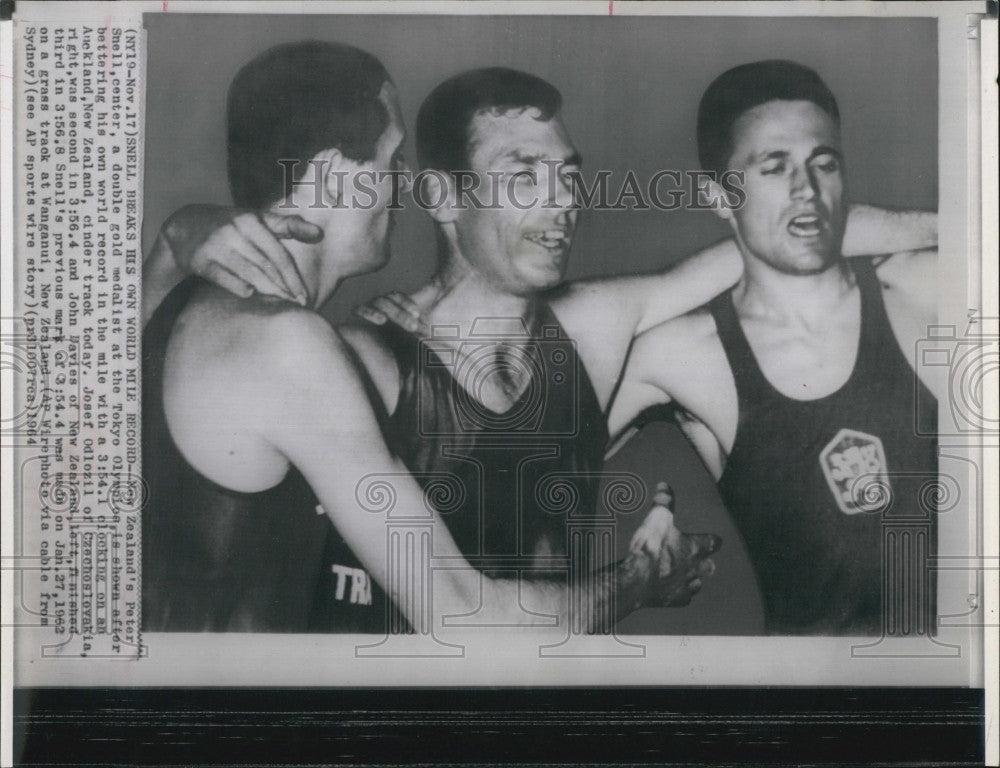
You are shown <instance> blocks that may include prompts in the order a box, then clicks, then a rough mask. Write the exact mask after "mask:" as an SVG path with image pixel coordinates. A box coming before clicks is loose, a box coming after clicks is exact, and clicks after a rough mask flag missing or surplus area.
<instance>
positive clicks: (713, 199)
mask: <svg viewBox="0 0 1000 768" xmlns="http://www.w3.org/2000/svg"><path fill="white" fill-rule="evenodd" d="M698 205H699V206H702V207H704V208H711V209H712V211H713V212H714V213H715V215H716V216H718V217H719V218H720V219H722V220H723V221H726V222H730V223H731V222H733V208H732V201H730V199H729V196H728V195H727V194H726V191H725V190H724V189H723V188H722V185H721V184H719V182H717V181H711V180H709V181H706V182H705V184H704V186H702V187H700V188H699V189H698Z"/></svg>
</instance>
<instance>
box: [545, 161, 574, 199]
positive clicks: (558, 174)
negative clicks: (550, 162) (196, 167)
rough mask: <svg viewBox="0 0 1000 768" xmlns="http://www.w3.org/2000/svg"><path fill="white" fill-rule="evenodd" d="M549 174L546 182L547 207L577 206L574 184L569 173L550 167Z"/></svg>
mask: <svg viewBox="0 0 1000 768" xmlns="http://www.w3.org/2000/svg"><path fill="white" fill-rule="evenodd" d="M549 174H550V175H549V178H548V179H547V183H546V189H547V190H548V195H547V196H546V197H547V200H546V203H547V206H548V207H549V208H577V207H578V201H577V197H576V193H575V185H574V182H573V179H572V178H571V177H570V176H569V174H568V173H566V172H564V171H562V170H560V169H558V168H552V169H550V170H549Z"/></svg>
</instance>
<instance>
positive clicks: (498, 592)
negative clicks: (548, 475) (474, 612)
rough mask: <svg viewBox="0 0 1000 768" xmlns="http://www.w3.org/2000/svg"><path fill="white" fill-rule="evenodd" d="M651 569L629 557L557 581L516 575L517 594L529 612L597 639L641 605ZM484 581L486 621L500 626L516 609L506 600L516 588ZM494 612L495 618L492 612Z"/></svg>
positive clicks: (640, 558) (642, 556)
mask: <svg viewBox="0 0 1000 768" xmlns="http://www.w3.org/2000/svg"><path fill="white" fill-rule="evenodd" d="M571 562H575V561H574V560H571ZM570 567H571V568H573V567H574V566H573V565H571V566H570ZM653 568H654V564H653V562H652V560H651V558H650V557H649V555H648V554H646V553H645V552H635V553H631V554H629V556H628V557H626V558H625V559H624V560H621V561H619V562H617V563H613V564H610V565H605V566H602V567H599V568H595V569H588V570H586V571H583V572H573V571H570V573H568V574H566V575H565V576H561V577H548V576H542V577H537V576H536V577H533V576H531V575H525V576H522V580H523V581H522V584H521V585H520V590H519V592H520V597H521V598H522V600H523V601H524V602H525V603H526V604H527V605H529V606H531V609H532V610H534V611H537V612H539V613H543V614H555V615H558V616H560V617H566V619H567V620H568V622H569V626H570V628H571V630H572V631H573V632H576V633H583V634H603V633H607V632H611V631H612V630H613V629H614V626H615V623H616V622H617V621H618V620H620V619H622V618H624V617H625V616H627V615H628V614H630V613H632V612H633V611H634V610H636V609H637V608H640V607H642V606H643V605H644V604H646V602H647V601H648V599H649V596H650V592H651V589H650V583H651V573H652V570H653ZM564 578H566V579H568V582H567V583H564V582H563V579H564ZM487 581H488V587H487V588H486V591H487V593H488V594H489V595H490V597H488V598H485V599H484V604H485V605H484V608H485V609H486V610H487V612H488V613H490V614H491V618H498V619H500V620H501V621H502V620H503V618H504V616H503V614H504V612H505V610H506V609H507V608H508V607H509V606H518V605H519V603H518V602H517V601H512V600H511V596H512V594H513V595H517V594H518V592H517V591H516V590H517V585H516V584H515V582H513V581H512V580H506V579H488V580H487ZM512 590H513V591H512ZM494 609H495V610H496V611H497V613H493V610H494ZM518 615H519V616H521V615H522V614H520V613H519V614H518ZM560 624H562V622H560Z"/></svg>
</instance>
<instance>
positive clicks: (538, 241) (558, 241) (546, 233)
mask: <svg viewBox="0 0 1000 768" xmlns="http://www.w3.org/2000/svg"><path fill="white" fill-rule="evenodd" d="M524 239H525V240H530V241H531V242H532V243H534V244H535V245H538V246H541V247H542V248H548V249H551V250H555V249H557V248H565V247H566V246H567V245H569V237H568V236H567V234H566V231H565V230H563V229H546V230H543V231H541V232H529V233H528V234H526V235H525V236H524Z"/></svg>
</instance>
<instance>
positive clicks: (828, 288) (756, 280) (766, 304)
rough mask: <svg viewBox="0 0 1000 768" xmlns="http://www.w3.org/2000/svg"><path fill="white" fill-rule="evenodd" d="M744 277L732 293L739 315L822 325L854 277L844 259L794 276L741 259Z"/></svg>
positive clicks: (843, 295)
mask: <svg viewBox="0 0 1000 768" xmlns="http://www.w3.org/2000/svg"><path fill="white" fill-rule="evenodd" d="M743 261H744V270H743V277H742V278H740V281H739V283H737V284H736V288H735V289H734V291H733V302H734V304H735V306H736V309H737V311H738V312H739V313H740V314H741V315H753V316H757V317H766V318H771V319H775V320H779V321H784V322H795V321H799V322H804V323H806V324H808V325H814V324H816V323H822V322H824V321H825V320H826V319H827V318H829V316H830V313H831V311H832V308H833V307H836V306H840V305H842V302H843V300H844V297H845V295H847V294H848V293H850V292H851V291H852V290H854V287H855V281H854V274H853V272H852V271H851V269H850V267H849V266H848V264H847V262H846V261H845V260H844V259H838V260H837V261H836V262H834V264H833V265H832V266H831V267H830V268H829V269H826V270H824V271H823V272H817V273H815V274H808V275H794V274H788V273H787V272H781V271H779V270H776V269H774V267H771V266H770V265H768V264H765V263H764V262H762V261H760V260H759V259H757V258H754V257H752V256H750V257H747V256H744V260H743Z"/></svg>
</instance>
